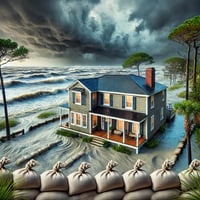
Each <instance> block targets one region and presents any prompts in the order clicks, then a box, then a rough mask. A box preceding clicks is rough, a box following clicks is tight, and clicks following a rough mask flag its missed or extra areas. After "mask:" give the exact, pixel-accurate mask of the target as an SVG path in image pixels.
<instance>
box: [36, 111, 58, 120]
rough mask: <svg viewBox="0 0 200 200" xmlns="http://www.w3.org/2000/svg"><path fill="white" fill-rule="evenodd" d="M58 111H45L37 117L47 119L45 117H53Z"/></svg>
mask: <svg viewBox="0 0 200 200" xmlns="http://www.w3.org/2000/svg"><path fill="white" fill-rule="evenodd" d="M55 115H56V113H55V112H50V111H49V112H43V113H40V114H39V115H38V116H37V118H39V119H45V118H48V117H52V116H55Z"/></svg>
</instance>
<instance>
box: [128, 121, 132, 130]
mask: <svg viewBox="0 0 200 200" xmlns="http://www.w3.org/2000/svg"><path fill="white" fill-rule="evenodd" d="M128 131H129V132H132V123H131V122H129V123H128Z"/></svg>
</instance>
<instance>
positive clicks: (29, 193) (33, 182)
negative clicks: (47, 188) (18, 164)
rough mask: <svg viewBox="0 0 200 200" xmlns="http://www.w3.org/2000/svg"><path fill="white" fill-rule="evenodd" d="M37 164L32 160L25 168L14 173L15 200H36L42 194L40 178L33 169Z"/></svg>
mask: <svg viewBox="0 0 200 200" xmlns="http://www.w3.org/2000/svg"><path fill="white" fill-rule="evenodd" d="M36 165H37V162H36V161H35V160H33V159H31V160H30V161H29V162H28V163H27V164H26V166H25V167H24V168H22V169H18V170H15V171H14V172H13V182H14V192H13V195H14V199H15V200H21V199H29V200H35V198H36V196H37V195H38V194H39V193H40V176H39V175H38V174H37V172H36V171H35V170H34V169H32V168H33V167H35V166H36Z"/></svg>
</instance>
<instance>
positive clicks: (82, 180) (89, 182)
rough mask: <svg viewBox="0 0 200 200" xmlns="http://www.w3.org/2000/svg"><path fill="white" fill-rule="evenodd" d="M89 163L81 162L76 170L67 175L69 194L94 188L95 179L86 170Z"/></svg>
mask: <svg viewBox="0 0 200 200" xmlns="http://www.w3.org/2000/svg"><path fill="white" fill-rule="evenodd" d="M88 168H90V165H89V164H88V163H86V162H83V163H81V165H80V167H79V168H78V171H76V172H73V173H71V174H70V175H68V176H67V179H68V184H69V192H68V193H69V195H76V194H80V193H84V192H88V191H91V190H96V181H95V179H94V177H93V176H92V175H90V174H89V173H88V172H86V170H87V169H88Z"/></svg>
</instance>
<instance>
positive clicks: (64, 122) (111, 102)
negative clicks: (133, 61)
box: [60, 68, 167, 153]
mask: <svg viewBox="0 0 200 200" xmlns="http://www.w3.org/2000/svg"><path fill="white" fill-rule="evenodd" d="M166 89H167V87H166V86H165V85H163V84H160V83H157V82H155V69H154V68H147V69H146V77H142V76H137V75H133V74H127V75H103V76H100V77H95V78H85V79H79V80H77V81H75V82H74V83H72V84H71V85H70V86H69V87H68V92H69V93H68V98H69V99H68V104H67V105H65V106H62V107H61V116H62V114H63V113H64V111H65V110H66V111H67V113H68V118H67V119H62V117H61V118H60V124H61V127H62V128H65V129H70V130H72V131H75V132H79V133H80V134H83V135H88V136H93V137H100V138H103V139H104V140H107V141H110V142H113V143H116V144H121V145H124V146H127V147H131V148H133V149H135V150H136V153H138V152H139V149H140V147H141V146H142V145H143V144H144V143H145V142H147V141H148V139H150V138H151V137H152V136H153V135H154V134H155V133H156V132H157V131H158V129H159V128H160V127H161V126H162V125H163V124H164V123H165V121H166Z"/></svg>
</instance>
